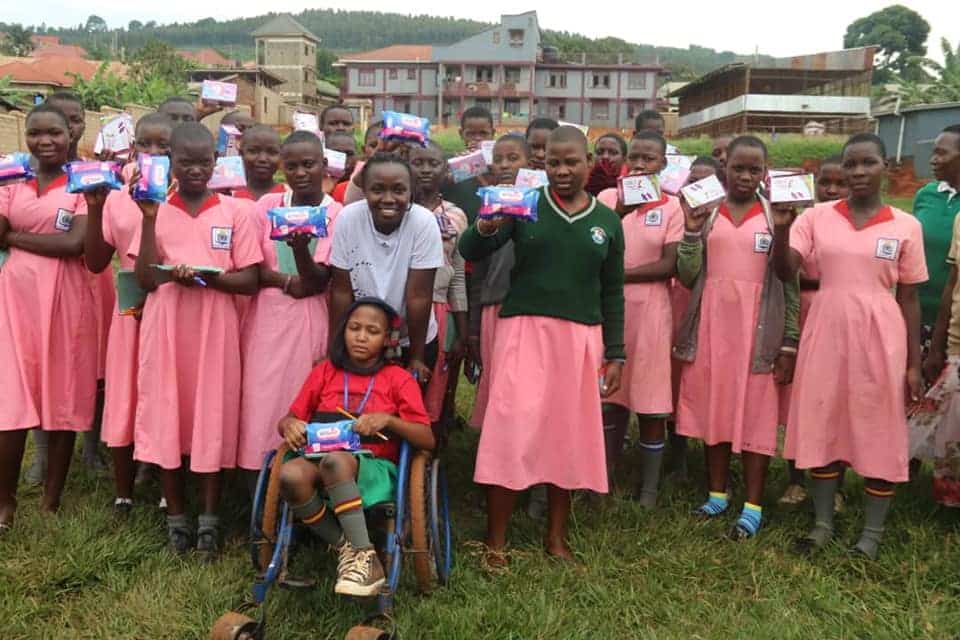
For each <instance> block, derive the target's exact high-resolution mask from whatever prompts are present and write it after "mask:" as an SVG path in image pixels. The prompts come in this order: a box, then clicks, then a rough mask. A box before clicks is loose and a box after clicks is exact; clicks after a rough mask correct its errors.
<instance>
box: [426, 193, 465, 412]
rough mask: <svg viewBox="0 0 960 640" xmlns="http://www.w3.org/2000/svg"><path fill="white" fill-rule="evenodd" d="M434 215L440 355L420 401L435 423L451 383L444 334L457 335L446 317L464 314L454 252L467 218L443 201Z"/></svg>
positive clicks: (435, 300) (460, 276)
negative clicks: (439, 248) (439, 256)
mask: <svg viewBox="0 0 960 640" xmlns="http://www.w3.org/2000/svg"><path fill="white" fill-rule="evenodd" d="M433 215H434V216H436V218H437V224H438V225H439V226H440V236H441V237H442V238H443V266H442V267H440V268H439V269H437V275H436V278H435V280H434V288H433V315H434V317H436V319H437V340H438V343H437V344H438V345H439V346H440V351H439V353H438V355H437V362H436V364H435V365H434V366H433V372H432V375H431V376H430V382H429V383H428V384H427V392H426V394H425V395H424V399H423V400H424V404H425V405H426V407H427V413H428V414H429V415H430V420H431V421H432V422H437V421H438V420H440V414H441V413H442V412H443V398H444V396H445V395H446V392H447V381H448V380H449V379H450V368H449V366H448V365H447V351H446V344H447V332H448V331H454V332H456V326H453V327H451V326H449V323H448V322H447V313H448V312H450V311H454V312H457V311H466V310H467V305H466V302H467V301H466V295H467V294H466V282H465V280H464V275H463V271H464V265H463V258H462V257H461V256H460V253H459V252H458V251H457V240H458V239H459V238H460V236H461V234H463V232H464V231H466V230H467V215H466V214H465V213H464V212H463V210H462V209H460V207H458V206H457V205H455V204H453V203H452V202H447V201H446V200H444V201H442V202H441V203H440V206H438V207H437V208H436V209H434V210H433ZM455 298H456V303H455V304H451V303H450V301H451V300H453V299H455Z"/></svg>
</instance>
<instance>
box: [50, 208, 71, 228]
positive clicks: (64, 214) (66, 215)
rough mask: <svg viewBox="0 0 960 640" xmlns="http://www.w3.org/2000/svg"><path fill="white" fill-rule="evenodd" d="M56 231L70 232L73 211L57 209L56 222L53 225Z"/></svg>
mask: <svg viewBox="0 0 960 640" xmlns="http://www.w3.org/2000/svg"><path fill="white" fill-rule="evenodd" d="M53 227H54V228H55V229H56V230H57V231H70V228H71V227H73V211H69V210H67V209H57V220H56V222H54V223H53Z"/></svg>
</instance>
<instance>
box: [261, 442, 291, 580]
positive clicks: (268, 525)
mask: <svg viewBox="0 0 960 640" xmlns="http://www.w3.org/2000/svg"><path fill="white" fill-rule="evenodd" d="M286 452H287V446H286V445H285V444H281V445H280V447H279V448H278V449H277V452H276V453H275V454H274V456H273V460H272V461H271V464H270V476H269V479H268V481H267V486H266V491H265V495H264V496H263V506H262V512H263V513H262V517H261V520H260V534H261V539H260V540H255V541H254V544H256V545H257V549H256V553H255V554H254V564H255V565H256V570H257V571H259V572H261V573H263V572H265V571H266V570H267V567H268V566H270V560H271V558H272V557H273V551H274V547H275V546H276V543H277V529H278V524H279V517H280V470H281V468H282V467H283V458H284V454H286ZM254 516H256V514H254Z"/></svg>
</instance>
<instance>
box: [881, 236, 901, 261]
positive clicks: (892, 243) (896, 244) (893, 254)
mask: <svg viewBox="0 0 960 640" xmlns="http://www.w3.org/2000/svg"><path fill="white" fill-rule="evenodd" d="M899 248H900V241H899V240H897V239H896V238H878V239H877V253H876V256H877V257H878V258H880V259H881V260H896V259H897V250H898V249H899Z"/></svg>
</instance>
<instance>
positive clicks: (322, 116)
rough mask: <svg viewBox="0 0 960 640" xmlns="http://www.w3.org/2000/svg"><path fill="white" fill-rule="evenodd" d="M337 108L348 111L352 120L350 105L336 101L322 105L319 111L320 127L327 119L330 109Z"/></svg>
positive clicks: (334, 109)
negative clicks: (322, 107) (321, 109)
mask: <svg viewBox="0 0 960 640" xmlns="http://www.w3.org/2000/svg"><path fill="white" fill-rule="evenodd" d="M338 109H339V110H341V111H346V112H347V113H349V114H350V120H351V121H353V111H351V110H350V107H348V106H347V105H345V104H343V103H342V102H338V103H337V104H331V105H328V106H326V107H324V109H323V111H321V112H320V126H321V127H322V126H323V125H324V123H325V122H326V121H327V113H329V112H330V111H336V110H338Z"/></svg>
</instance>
